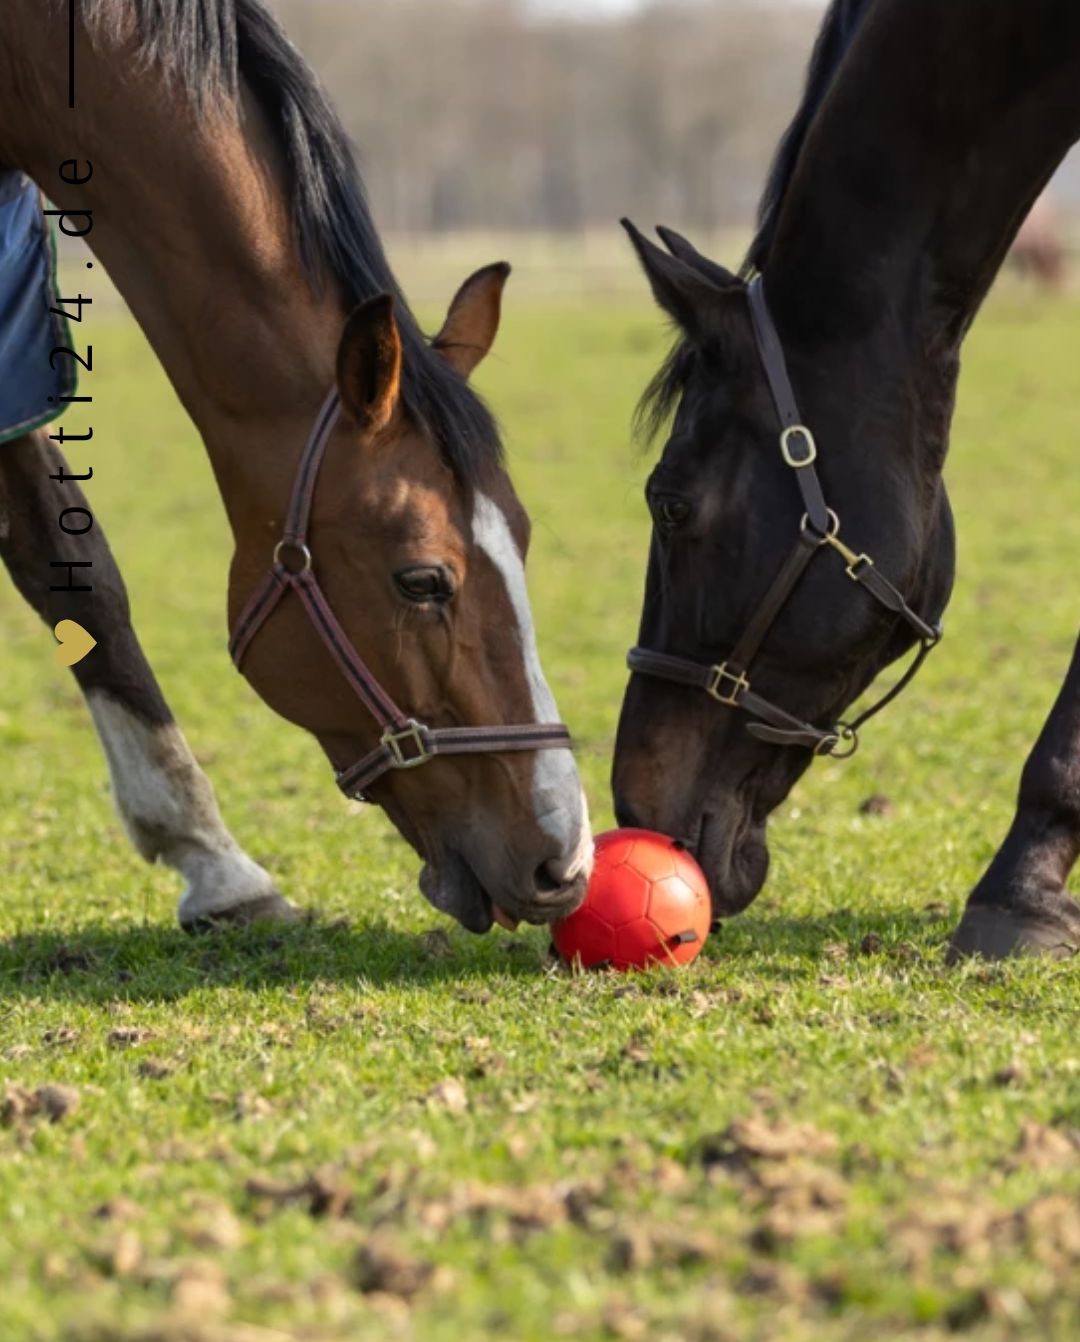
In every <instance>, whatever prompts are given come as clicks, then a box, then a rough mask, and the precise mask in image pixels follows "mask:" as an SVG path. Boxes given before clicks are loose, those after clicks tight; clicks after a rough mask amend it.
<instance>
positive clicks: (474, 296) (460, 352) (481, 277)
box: [432, 261, 510, 378]
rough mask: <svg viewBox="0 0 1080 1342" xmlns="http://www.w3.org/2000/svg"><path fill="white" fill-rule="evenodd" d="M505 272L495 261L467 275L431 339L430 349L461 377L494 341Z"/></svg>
mask: <svg viewBox="0 0 1080 1342" xmlns="http://www.w3.org/2000/svg"><path fill="white" fill-rule="evenodd" d="M509 274H510V266H509V264H508V263H507V262H506V261H496V262H495V264H494V265H491V266H485V267H484V268H483V270H478V271H477V272H476V274H475V275H470V276H469V278H468V279H467V280H466V281H465V283H464V284H463V285H462V286H461V288H460V289H459V290H458V291H457V293H456V294H455V295H454V301H453V302H452V303H451V304H450V311H449V312H448V313H447V315H446V321H445V323H444V324H443V329H442V330H441V331H440V332H439V334H438V335H437V336H436V337H435V339H434V341H433V342H432V348H433V349H436V350H438V352H439V353H440V354H441V355H442V357H443V358H444V359H445V360H446V362H447V363H448V364H449V365H450V367H451V368H453V369H454V371H455V372H456V373H460V374H461V376H462V377H464V378H467V377H468V376H469V374H470V373H471V372H472V370H473V369H474V368H475V367H476V365H477V364H478V363H479V362H480V360H481V359H482V358H483V357H484V356H485V355H486V354H487V352H488V350H490V349H491V347H492V345H493V344H494V343H495V336H496V334H497V333H498V330H499V318H500V316H501V315H502V292H503V288H504V286H505V284H506V281H507V277H508V276H509Z"/></svg>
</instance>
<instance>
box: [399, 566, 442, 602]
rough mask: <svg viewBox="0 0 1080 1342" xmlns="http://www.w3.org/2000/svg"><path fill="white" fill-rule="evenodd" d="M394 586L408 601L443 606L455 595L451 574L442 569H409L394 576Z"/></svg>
mask: <svg viewBox="0 0 1080 1342" xmlns="http://www.w3.org/2000/svg"><path fill="white" fill-rule="evenodd" d="M394 584H395V586H396V587H397V589H398V591H399V592H400V593H401V595H402V596H403V597H405V599H406V600H407V601H416V602H432V603H435V604H436V605H442V604H443V603H445V602H447V601H449V600H450V599H451V598H452V597H453V595H454V587H453V583H452V582H451V580H450V575H449V573H447V572H446V570H445V569H441V568H407V569H402V571H401V572H400V573H395V574H394Z"/></svg>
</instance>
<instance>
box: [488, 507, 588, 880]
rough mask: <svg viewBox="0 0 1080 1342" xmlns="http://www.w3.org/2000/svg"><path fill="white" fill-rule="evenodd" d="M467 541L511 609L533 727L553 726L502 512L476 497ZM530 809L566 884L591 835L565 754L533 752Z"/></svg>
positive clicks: (518, 562)
mask: <svg viewBox="0 0 1080 1342" xmlns="http://www.w3.org/2000/svg"><path fill="white" fill-rule="evenodd" d="M473 539H474V541H475V542H476V544H477V545H478V546H479V547H480V548H481V549H482V550H483V551H484V553H485V554H486V555H487V556H488V558H489V559H490V560H491V562H492V563H493V564H494V565H495V567H496V568H497V569H498V570H499V572H500V573H501V574H502V579H503V582H504V583H505V585H506V591H507V595H508V596H509V598H510V604H511V605H512V606H513V608H514V617H515V619H516V621H517V628H518V639H519V642H520V644H521V654H522V658H523V660H524V663H525V675H526V678H527V680H528V683H529V691H530V693H531V695H532V710H533V718H534V720H535V721H536V722H559V721H561V719H560V717H559V710H558V708H557V707H556V706H555V698H554V695H552V693H551V690H550V688H549V687H548V683H547V681H546V680H545V679H544V672H543V670H542V668H541V666H540V654H539V653H538V651H537V648H536V630H535V628H534V627H533V619H532V609H531V607H530V605H529V593H528V589H527V588H526V585H525V565H524V564H523V563H522V559H521V555H520V553H519V552H518V548H517V545H516V544H515V542H514V536H513V532H511V530H510V524H509V523H508V522H507V520H506V516H505V514H504V513H503V511H502V509H501V508H499V507H498V506H497V505H496V504H495V503H494V502H492V500H491V499H489V498H488V497H487V496H486V495H484V494H480V493H478V494H477V495H476V507H475V509H474V511H473ZM533 807H534V810H535V814H536V822H537V824H538V825H539V826H540V828H541V829H542V830H543V831H544V833H545V834H549V835H550V836H551V837H552V838H553V839H555V840H556V841H557V842H558V844H559V847H560V849H561V851H562V852H563V853H564V854H565V857H564V859H563V862H562V863H561V864H559V865H560V866H561V867H562V870H560V871H559V872H558V875H559V876H560V878H561V879H562V880H564V881H572V880H573V879H574V877H575V876H577V875H578V874H579V873H580V872H581V871H583V870H585V869H586V868H587V866H588V864H589V863H590V861H591V858H592V835H591V833H590V831H589V808H588V803H587V802H586V800H585V792H584V790H583V788H582V786H581V779H580V777H579V776H578V771H577V765H576V763H575V762H574V756H573V754H572V753H571V752H570V751H569V750H538V751H536V753H535V756H534V764H533Z"/></svg>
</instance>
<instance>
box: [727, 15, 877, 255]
mask: <svg viewBox="0 0 1080 1342" xmlns="http://www.w3.org/2000/svg"><path fill="white" fill-rule="evenodd" d="M875 3H876V0H832V4H831V5H830V6H829V11H828V13H827V14H826V15H825V18H824V19H823V20H822V24H821V30H820V32H819V33H818V36H817V41H816V42H815V43H814V50H813V54H812V55H811V57H810V65H809V68H808V69H807V72H806V87H805V89H804V90H803V97H802V102H801V103H800V104H799V110H798V111H797V112H796V113H795V118H794V120H793V121H792V123H791V125H790V126H788V128H787V130H786V131H785V132H784V134H783V137H782V139H781V140H780V145H779V147H778V148H777V151H776V155H775V157H774V158H773V161H772V166H771V167H770V169H769V176H768V178H767V179H766V183H765V191H764V194H763V195H762V197H761V203H760V204H759V206H758V222H757V232H756V233H755V235H754V240H753V242H752V243H751V244H750V250H749V252H748V253H747V256H746V260H745V261H744V262H743V267H742V273H743V275H745V276H748V275H749V274H750V273H751V272H752V271H755V270H763V269H764V267H765V261H766V259H767V257H768V255H769V248H770V247H771V246H772V240H773V235H774V234H775V232H776V224H777V220H778V219H779V217H780V210H781V208H782V206H783V204H784V196H785V195H786V193H787V189H788V186H789V185H790V184H791V179H792V177H793V176H794V173H795V165H796V163H797V162H798V161H799V154H800V153H801V152H802V147H803V144H804V143H805V141H806V136H807V133H808V132H809V130H810V127H811V125H812V124H813V121H814V118H815V117H816V116H817V114H818V112H819V111H820V109H821V104H822V103H823V102H824V101H825V96H826V94H827V93H828V92H829V89H830V88H831V87H832V83H833V80H834V79H835V78H836V74H837V71H838V70H839V69H840V66H841V65H842V64H843V60H844V57H845V56H846V55H847V53H848V50H849V49H850V47H851V44H852V42H853V41H854V39H855V34H856V33H857V32H858V30H859V26H860V25H861V23H862V21H863V20H864V19H865V18H866V15H867V14H868V13H869V11H870V8H871V6H873V5H874V4H875Z"/></svg>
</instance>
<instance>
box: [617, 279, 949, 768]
mask: <svg viewBox="0 0 1080 1342" xmlns="http://www.w3.org/2000/svg"><path fill="white" fill-rule="evenodd" d="M747 297H748V299H749V302H750V315H751V317H752V319H753V324H754V337H755V339H756V342H757V348H758V353H759V355H760V356H761V362H762V365H763V366H764V369H765V376H766V378H767V379H768V382H769V390H770V391H771V392H772V398H773V402H774V403H775V405H776V413H777V416H778V418H779V420H780V452H781V455H782V456H783V458H784V461H785V463H786V464H787V465H788V466H790V467H791V469H792V470H793V471H794V472H795V479H796V482H797V483H798V486H799V492H800V494H801V495H802V501H803V507H804V508H805V510H806V511H805V513H804V514H803V519H802V523H801V525H800V528H799V539H798V541H797V542H796V544H795V548H794V549H793V550H792V552H791V554H790V555H789V556H788V558H787V560H786V562H785V563H784V566H783V567H782V568H781V570H780V572H779V573H778V574H777V575H776V579H775V580H774V582H773V584H772V586H771V587H770V588H769V590H768V592H766V594H765V597H764V599H763V601H762V603H761V605H760V606H759V607H758V609H757V612H756V613H755V615H754V616H753V618H752V619H751V621H750V623H749V624H748V625H747V627H746V629H745V630H744V632H743V635H742V637H741V638H740V639H739V641H738V642H737V643H736V645H735V647H734V649H733V650H732V652H731V653H730V655H729V656H728V657H727V659H726V660H725V661H723V662H720V663H718V664H714V665H706V664H705V663H704V662H693V661H689V660H687V659H686V658H684V657H672V656H669V655H668V654H667V653H662V652H652V651H650V650H649V649H648V648H633V649H631V651H630V653H629V654H628V655H627V659H626V661H627V665H628V666H629V668H630V670H631V671H636V672H638V673H639V674H640V675H646V676H656V677H658V678H659V679H661V680H670V681H674V682H675V683H676V684H678V685H689V686H690V687H691V688H695V689H701V690H704V691H705V692H706V693H707V694H709V695H711V696H712V697H713V698H714V699H715V700H716V701H717V703H719V704H723V705H724V706H725V707H727V708H740V709H742V710H743V712H745V713H747V714H749V715H750V717H751V718H753V719H756V721H752V722H750V723H748V724H747V731H748V732H750V734H751V735H752V736H755V737H757V739H758V740H759V741H768V742H770V743H771V744H773V745H779V746H804V747H806V748H807V749H809V750H812V751H813V752H814V754H815V755H835V756H836V757H837V758H847V757H848V756H849V755H853V754H854V753H855V751H856V749H857V748H858V744H859V728H860V727H862V725H863V724H864V723H865V722H868V721H869V720H870V719H871V718H872V717H874V716H875V715H876V714H878V713H880V712H881V710H882V709H883V708H885V707H886V705H888V704H890V703H892V701H893V700H894V699H895V698H896V697H897V695H898V694H900V692H901V691H902V690H904V689H906V687H907V686H908V685H909V684H910V683H911V681H912V680H913V678H914V677H915V674H916V672H917V671H918V670H919V668H920V667H921V666H922V664H923V662H925V661H926V658H927V656H928V655H929V654H930V651H931V649H933V648H934V647H936V646H937V644H938V643H939V642H940V641H941V625H940V623H939V624H936V625H930V624H927V623H926V621H925V620H923V619H922V618H921V616H919V615H916V613H915V612H914V611H913V610H912V609H911V607H910V606H909V605H908V604H907V602H906V601H905V600H904V598H903V596H902V595H901V594H900V592H899V591H898V590H897V589H896V588H895V587H894V586H893V585H892V583H891V582H889V580H888V578H886V577H885V576H884V575H883V574H882V573H881V571H880V570H879V569H878V568H877V566H876V565H875V564H874V561H873V560H872V559H871V558H870V556H869V555H867V554H859V553H857V552H856V551H855V550H852V549H851V548H850V547H849V546H847V545H845V544H844V542H843V541H842V540H841V539H840V519H839V518H838V517H837V515H836V513H835V512H833V510H832V509H831V508H830V507H828V505H827V504H826V502H825V495H824V493H823V492H822V488H821V480H820V479H819V477H818V473H817V470H816V468H815V466H814V462H815V461H816V460H817V444H816V443H815V442H814V435H813V434H812V433H811V432H810V430H809V429H808V428H807V427H806V425H805V424H803V422H802V418H801V416H800V414H799V407H798V405H797V404H796V401H795V393H794V391H793V390H792V386H791V380H790V378H789V377H788V371H787V364H786V362H785V360H784V351H783V349H782V348H781V345H780V340H779V337H778V336H777V334H776V327H775V326H774V325H773V321H772V317H771V316H770V315H769V309H768V307H767V306H766V303H765V289H764V284H763V282H762V278H761V276H760V275H758V276H755V278H754V279H753V280H751V281H750V284H749V286H748V288H747ZM826 548H827V549H830V550H833V551H835V552H836V553H837V554H838V555H839V556H840V557H841V559H842V560H843V561H844V565H845V568H844V571H845V572H846V573H847V576H848V577H849V578H850V579H851V580H852V581H853V582H857V583H858V584H859V585H860V586H861V587H863V588H864V589H865V590H866V591H867V592H869V593H870V595H871V596H872V597H873V598H874V599H875V600H876V601H878V602H880V604H881V605H882V606H884V607H885V608H886V610H888V611H891V612H892V613H893V614H894V615H897V616H899V617H900V618H901V619H902V620H904V621H905V622H906V623H907V624H908V625H909V626H910V627H911V628H912V629H913V630H914V631H915V634H916V636H917V637H918V640H919V649H918V652H917V654H916V656H915V659H914V661H913V662H912V663H911V665H910V666H909V667H908V669H907V670H906V671H905V672H904V674H903V675H902V676H901V678H900V679H899V681H897V683H896V684H895V685H894V686H893V687H892V689H891V690H889V692H888V693H887V694H886V695H884V696H883V697H882V698H881V699H879V700H878V701H877V702H876V703H875V704H873V705H872V706H871V707H870V708H868V709H867V710H866V711H865V712H864V713H860V714H859V716H858V717H857V718H855V719H853V721H851V722H839V723H837V724H836V725H835V726H833V727H815V726H813V725H812V724H811V723H809V722H803V721H802V720H801V719H800V718H797V717H795V716H794V715H793V714H791V713H788V712H786V711H785V710H784V709H782V708H779V707H778V706H777V705H776V704H774V703H771V702H770V701H769V700H768V699H764V698H762V696H761V695H760V694H758V693H756V691H755V690H754V689H753V688H752V686H751V682H750V674H749V673H750V669H751V666H752V664H753V660H754V658H755V657H756V656H757V654H758V652H759V651H760V650H761V645H762V643H764V641H765V638H766V636H767V635H768V633H769V630H770V629H771V628H772V627H773V625H774V624H775V622H776V619H777V616H778V615H779V614H780V612H781V610H782V609H783V608H784V606H785V605H786V604H787V601H788V598H789V597H790V596H791V594H792V592H793V591H794V590H795V586H796V584H797V583H798V581H799V579H800V578H801V577H802V575H803V573H804V572H805V570H806V567H807V565H808V564H809V563H810V560H811V559H813V557H814V555H815V554H817V553H818V551H820V550H822V549H826Z"/></svg>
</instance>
